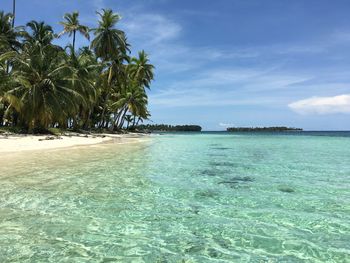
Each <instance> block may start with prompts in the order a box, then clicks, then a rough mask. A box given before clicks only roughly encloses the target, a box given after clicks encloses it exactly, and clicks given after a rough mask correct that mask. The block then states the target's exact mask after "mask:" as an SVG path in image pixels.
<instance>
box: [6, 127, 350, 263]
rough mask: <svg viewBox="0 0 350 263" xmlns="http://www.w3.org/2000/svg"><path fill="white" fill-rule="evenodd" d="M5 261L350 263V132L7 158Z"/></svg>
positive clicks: (162, 139) (226, 136)
mask: <svg viewBox="0 0 350 263" xmlns="http://www.w3.org/2000/svg"><path fill="white" fill-rule="evenodd" d="M0 262H164V263H165V262H350V133H349V132H340V133H339V132H338V133H337V132H309V133H308V132H304V133H300V132H293V133H271V134H269V133H266V134H261V133H243V134H236V133H233V134H232V133H189V134H162V135H154V136H152V137H151V138H150V139H148V140H146V141H144V142H140V143H133V144H127V145H120V144H116V143H109V144H99V145H95V146H89V147H76V148H69V149H60V150H52V151H43V152H40V151H37V152H26V153H16V154H6V155H4V154H3V155H2V156H1V158H0Z"/></svg>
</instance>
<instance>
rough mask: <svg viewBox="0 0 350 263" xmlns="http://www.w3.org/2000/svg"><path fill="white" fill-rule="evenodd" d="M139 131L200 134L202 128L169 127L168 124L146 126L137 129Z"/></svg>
mask: <svg viewBox="0 0 350 263" xmlns="http://www.w3.org/2000/svg"><path fill="white" fill-rule="evenodd" d="M135 128H136V129H138V130H145V131H161V132H189V131H191V132H200V131H201V130H202V127H201V126H199V125H175V126H173V125H167V124H145V125H139V126H136V127H135Z"/></svg>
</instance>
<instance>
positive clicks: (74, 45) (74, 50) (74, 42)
mask: <svg viewBox="0 0 350 263" xmlns="http://www.w3.org/2000/svg"><path fill="white" fill-rule="evenodd" d="M75 33H76V31H75V30H74V31H73V52H74V53H75Z"/></svg>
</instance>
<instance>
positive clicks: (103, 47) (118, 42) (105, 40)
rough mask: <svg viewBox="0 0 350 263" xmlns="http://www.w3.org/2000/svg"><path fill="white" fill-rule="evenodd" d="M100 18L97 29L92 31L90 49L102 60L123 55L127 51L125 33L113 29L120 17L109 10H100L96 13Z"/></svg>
mask: <svg viewBox="0 0 350 263" xmlns="http://www.w3.org/2000/svg"><path fill="white" fill-rule="evenodd" d="M97 14H98V15H99V16H100V20H99V22H98V28H94V29H92V31H93V32H94V35H95V38H94V39H93V40H92V42H91V48H92V49H93V50H94V51H95V53H96V56H97V57H99V58H101V59H103V60H113V59H114V58H115V57H117V56H118V55H119V53H123V54H125V53H126V52H127V50H128V45H127V43H126V37H125V33H124V31H122V30H119V29H117V28H115V26H116V24H117V23H118V22H119V20H120V16H119V15H118V14H116V13H113V11H112V10H111V9H102V13H101V12H97Z"/></svg>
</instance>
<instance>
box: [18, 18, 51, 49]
mask: <svg viewBox="0 0 350 263" xmlns="http://www.w3.org/2000/svg"><path fill="white" fill-rule="evenodd" d="M27 27H28V28H29V30H30V31H29V32H25V34H24V38H25V42H26V43H25V44H30V45H34V44H35V43H38V44H40V45H42V46H46V45H49V44H51V42H52V40H53V39H54V38H55V34H54V32H53V29H52V27H51V26H50V25H48V24H45V22H43V21H41V22H38V21H34V20H32V21H30V22H28V23H27Z"/></svg>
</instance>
